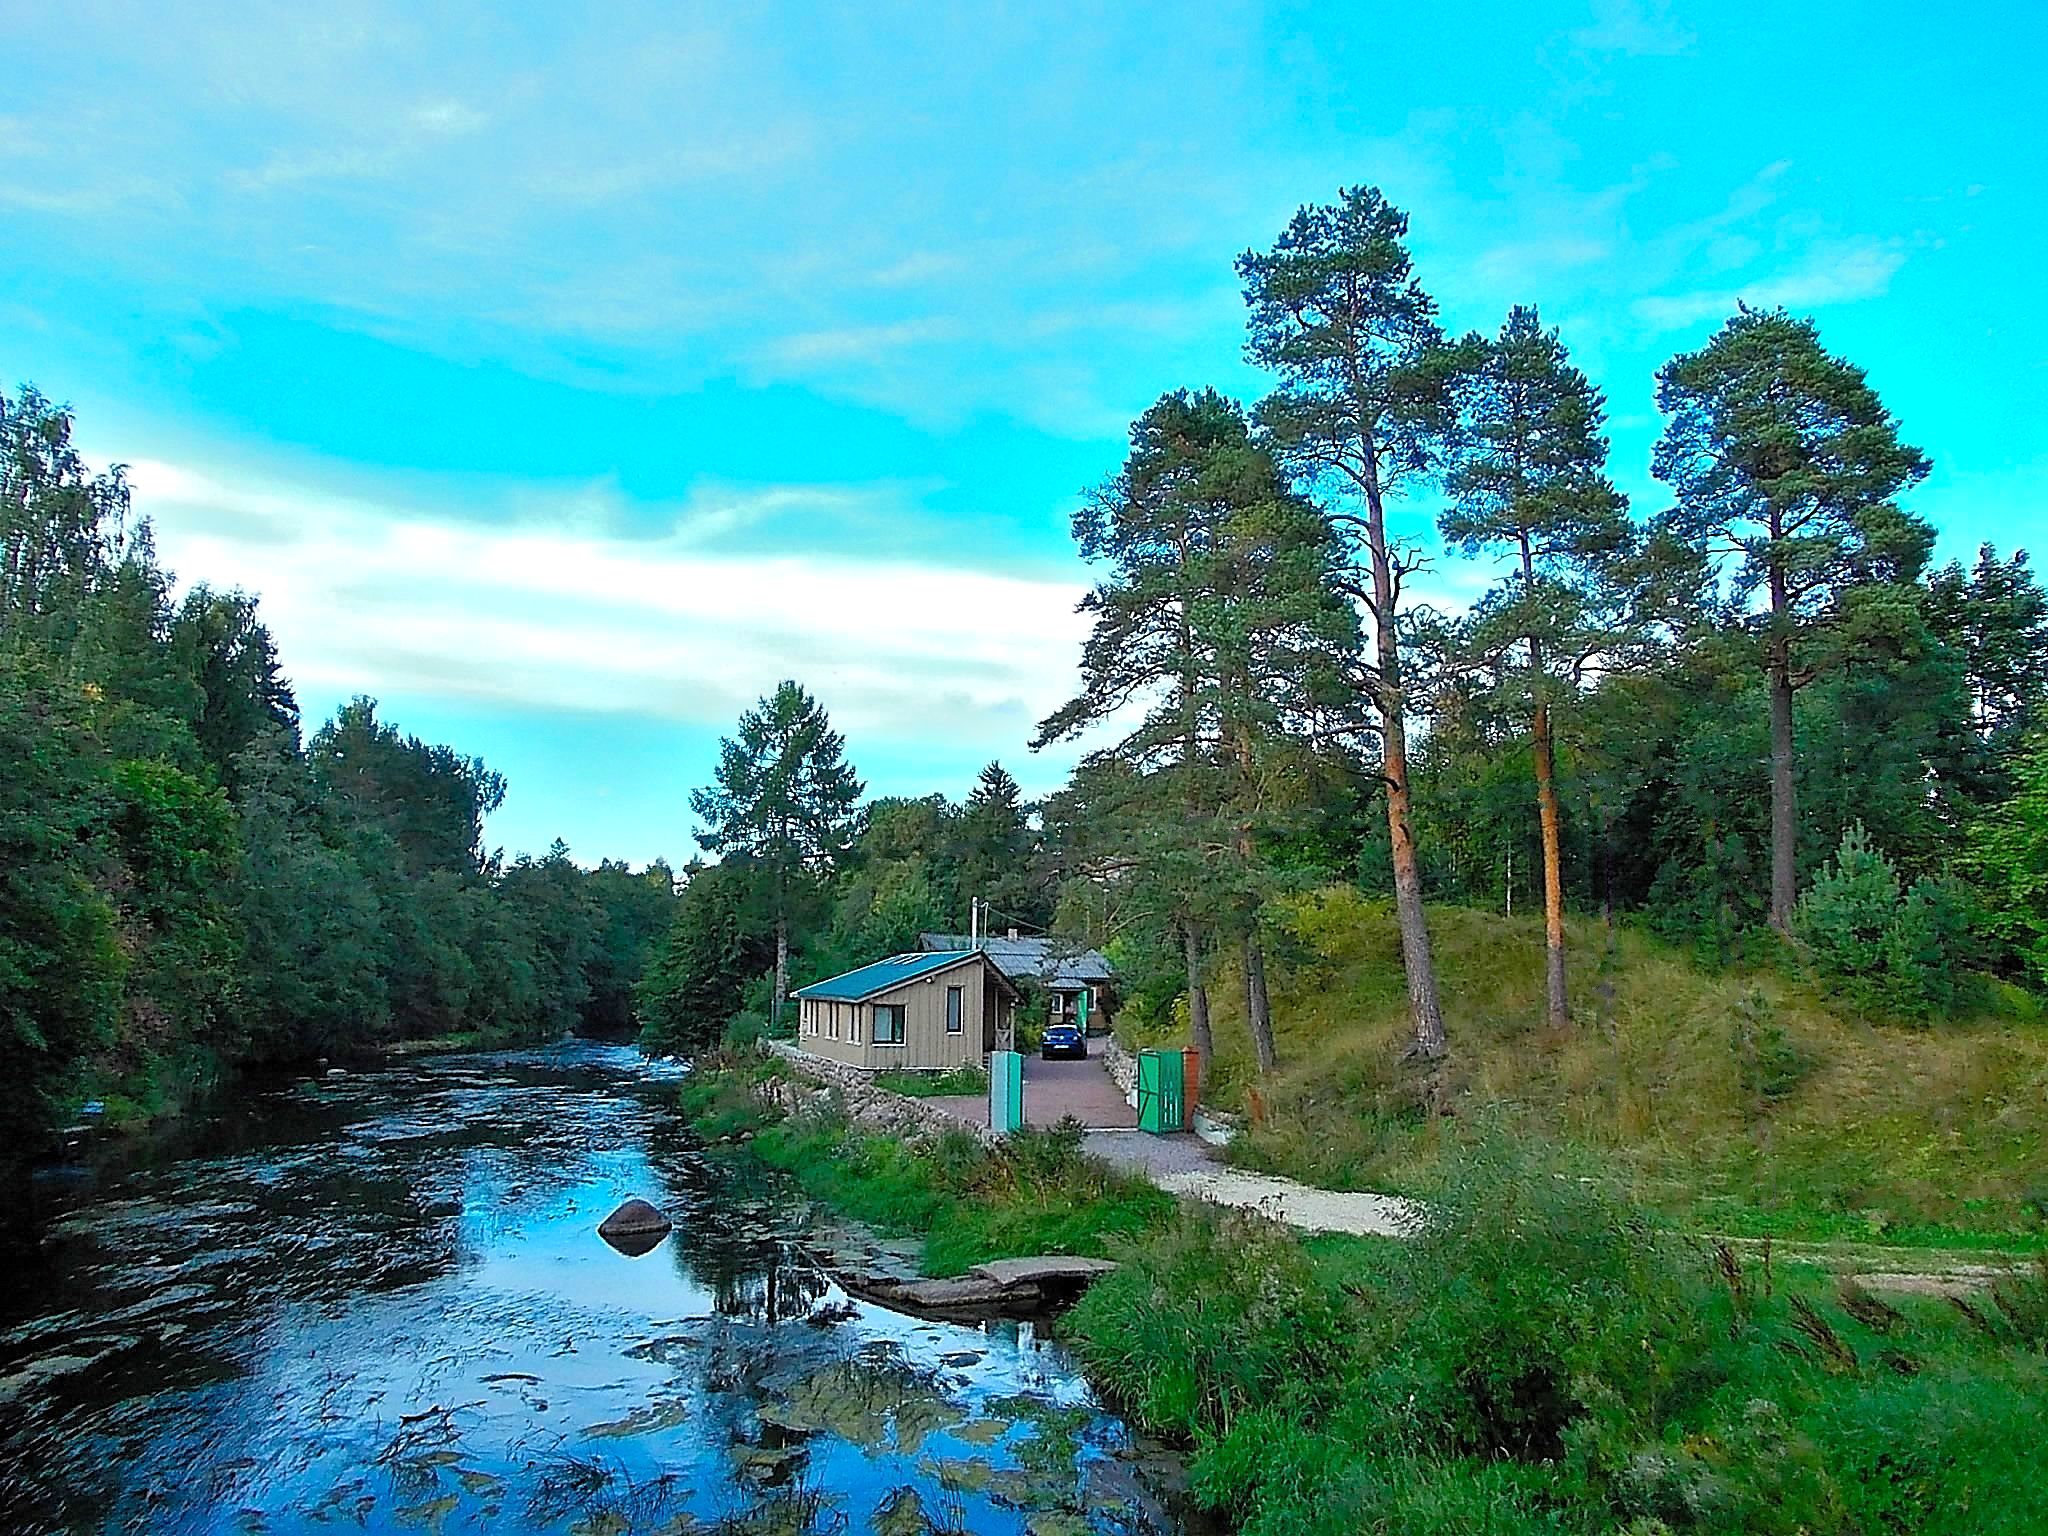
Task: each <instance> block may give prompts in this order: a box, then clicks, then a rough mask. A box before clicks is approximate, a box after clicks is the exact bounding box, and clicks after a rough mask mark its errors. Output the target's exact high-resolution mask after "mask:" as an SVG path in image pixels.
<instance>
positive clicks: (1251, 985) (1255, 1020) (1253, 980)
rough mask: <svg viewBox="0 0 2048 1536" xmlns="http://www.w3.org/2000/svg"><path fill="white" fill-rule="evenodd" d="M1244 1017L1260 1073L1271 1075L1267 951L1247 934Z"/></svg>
mask: <svg viewBox="0 0 2048 1536" xmlns="http://www.w3.org/2000/svg"><path fill="white" fill-rule="evenodd" d="M1244 1016H1245V1020H1246V1022H1247V1023H1249V1024H1250V1025H1251V1031H1252V1049H1253V1050H1254V1051H1255V1052H1257V1054H1258V1058H1259V1070H1260V1071H1261V1072H1270V1071H1272V1070H1273V1064H1274V1062H1275V1060H1276V1059H1277V1058H1276V1057H1275V1055H1274V1053H1273V1006H1272V1003H1271V1001H1270V1000H1269V999H1268V998H1267V996H1266V952H1265V950H1264V949H1262V948H1260V946H1259V938H1258V935H1257V934H1255V933H1254V934H1247V935H1246V936H1245V941H1244Z"/></svg>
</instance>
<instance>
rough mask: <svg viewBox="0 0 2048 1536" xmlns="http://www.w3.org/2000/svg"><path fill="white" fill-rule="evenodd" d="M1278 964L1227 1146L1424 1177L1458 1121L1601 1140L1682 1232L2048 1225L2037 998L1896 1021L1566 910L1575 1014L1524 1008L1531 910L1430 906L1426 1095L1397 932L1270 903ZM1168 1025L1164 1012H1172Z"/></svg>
mask: <svg viewBox="0 0 2048 1536" xmlns="http://www.w3.org/2000/svg"><path fill="white" fill-rule="evenodd" d="M1281 918H1282V927H1283V932H1282V933H1281V935H1280V936H1279V938H1278V939H1277V940H1276V942H1275V943H1274V944H1273V946H1272V949H1273V958H1272V963H1271V979H1272V985H1273V993H1274V1014H1275V1022H1276V1026H1277V1030H1278V1036H1279V1049H1280V1055H1281V1061H1282V1066H1281V1068H1280V1070H1279V1071H1278V1073H1277V1074H1275V1076H1274V1077H1273V1078H1271V1079H1270V1080H1269V1081H1267V1082H1265V1083H1263V1084H1259V1085H1258V1093H1259V1097H1260V1099H1261V1100H1262V1104H1261V1106H1260V1107H1261V1108H1262V1109H1263V1110H1264V1114H1263V1116H1262V1117H1261V1119H1260V1123H1259V1124H1258V1125H1257V1126H1256V1127H1255V1129H1254V1130H1253V1131H1252V1133H1251V1134H1249V1135H1248V1136H1246V1137H1244V1138H1241V1139H1240V1141H1239V1143H1238V1144H1237V1147H1236V1149H1235V1151H1234V1154H1233V1155H1234V1156H1235V1157H1236V1158H1237V1159H1238V1160H1241V1161H1243V1162H1246V1163H1248V1164H1250V1165H1252V1166H1256V1167H1261V1168H1265V1169H1269V1170H1271V1171H1275V1172H1280V1173H1286V1174H1291V1175H1293V1176H1295V1177H1298V1178H1301V1179H1304V1180H1307V1181H1309V1182H1312V1183H1318V1184H1325V1185H1329V1186H1332V1187H1336V1188H1372V1189H1383V1190H1390V1191H1408V1192H1413V1191H1416V1190H1419V1189H1420V1188H1422V1187H1423V1186H1425V1185H1426V1184H1427V1183H1428V1182H1429V1180H1430V1178H1431V1177H1432V1175H1433V1171H1434V1169H1435V1168H1436V1166H1437V1165H1438V1163H1439V1161H1440V1159H1441V1157H1442V1156H1443V1153H1444V1149H1445V1147H1446V1145H1447V1144H1448V1140H1449V1138H1448V1137H1447V1132H1449V1131H1451V1130H1452V1129H1454V1128H1455V1126H1456V1124H1457V1122H1458V1120H1460V1119H1468V1118H1470V1117H1471V1116H1472V1115H1474V1114H1475V1113H1477V1112H1481V1111H1484V1112H1485V1114H1486V1115H1487V1116H1489V1117H1491V1118H1494V1119H1497V1120H1499V1121H1501V1122H1504V1123H1505V1124H1506V1125H1508V1126H1509V1127H1511V1128H1512V1129H1513V1130H1514V1131H1516V1132H1517V1133H1518V1134H1521V1135H1524V1136H1528V1137H1533V1138H1537V1139H1541V1140H1545V1141H1551V1142H1557V1143H1560V1144H1563V1145H1567V1146H1573V1147H1578V1148H1582V1149H1584V1150H1586V1151H1588V1152H1590V1153H1593V1154H1596V1155H1597V1156H1598V1158H1599V1159H1600V1160H1601V1162H1602V1164H1603V1166H1604V1167H1605V1168H1607V1169H1609V1170H1611V1171H1613V1172H1616V1173H1619V1174H1622V1175H1625V1176H1626V1178H1627V1180H1628V1181H1629V1182H1630V1184H1631V1185H1632V1186H1633V1188H1634V1189H1635V1190H1636V1192H1637V1193H1638V1195H1639V1196H1640V1198H1642V1199H1643V1200H1644V1201H1645V1202H1646V1203H1647V1204H1649V1205H1650V1206H1651V1207H1653V1208H1654V1209H1656V1210H1658V1211H1660V1212H1663V1213H1665V1214H1667V1215H1669V1216H1672V1217H1674V1218H1676V1219H1678V1220H1680V1221H1681V1222H1683V1223H1684V1224H1685V1225H1687V1226H1689V1227H1693V1228H1695V1229H1698V1230H1705V1231H1713V1232H1723V1233H1729V1234H1735V1235H1751V1236H1765V1235H1776V1236H1785V1237H1798V1238H1805V1239H1814V1240H1836V1239H1854V1240H1859V1241H1875V1242H1883V1243H1893V1244H1918V1245H1932V1246H1959V1247H1970V1246H2004V1247H2012V1246H2028V1245H2040V1244H2042V1243H2043V1242H2048V1226H2044V1223H2048V1165H2044V1164H2043V1162H2042V1160H2041V1156H2040V1148H2041V1146H2042V1145H2043V1144H2044V1141H2048V1025H2044V1024H2043V1022H2042V1021H2041V1018H2040V1016H2039V1010H2038V1008H2037V1007H2036V1006H2034V1005H2032V1004H2031V1001H2030V1000H2028V999H2025V998H2023V997H2020V996H2017V995H2015V994H2012V993H2009V992H2008V993H2005V994H2002V996H2003V1000H2004V1004H2005V1012H2003V1013H2002V1014H1987V1015H1985V1016H1981V1017H1975V1018H1969V1019H1959V1020H1951V1021H1946V1022H1942V1023H1939V1024H1937V1025H1934V1026H1932V1027H1914V1026H1908V1025H1902V1024H1896V1023H1890V1022H1885V1021H1881V1020H1874V1019H1870V1018H1865V1017H1860V1016H1858V1015H1857V1014H1855V1013H1854V1012H1852V1011H1849V1010H1847V1009H1845V1008H1842V1007H1840V1006H1837V1005H1836V1004H1835V1003H1834V1002H1833V1001H1831V999H1830V998H1828V997H1827V996H1826V995H1824V994H1823V992H1822V991H1821V990H1819V989H1818V988H1817V987H1816V986H1815V985H1813V984H1812V983H1809V982H1807V981H1805V980H1802V979H1799V978H1797V977H1794V976H1790V975H1786V974H1782V973H1780V972H1778V971H1774V970H1769V969H1765V970H1759V971H1756V972H1752V973H1736V972H1725V971H1724V972H1711V971H1708V970H1705V969H1702V968H1701V967H1700V966H1698V965H1696V964H1694V963H1693V961H1692V960H1691V958H1690V957H1688V956H1687V955H1685V954H1683V953H1681V952H1679V951H1677V950H1675V949H1672V948H1670V947H1668V946H1666V945H1663V944H1661V943H1659V942H1657V941H1656V940H1654V939H1652V938H1650V937H1648V936H1647V935H1644V934H1642V933H1638V932H1634V931H1631V930H1629V929H1627V928H1623V929H1621V930H1620V931H1618V932H1616V933H1613V934H1611V935H1610V934H1609V933H1608V932H1607V931H1606V930H1605V929H1604V928H1602V926H1601V925H1599V924H1598V923H1594V922H1574V923H1573V924H1572V925H1571V926H1570V933H1569V937H1570V944H1571V965H1572V984H1573V988H1574V1002H1575V1016H1574V1021H1573V1027H1572V1030H1571V1031H1570V1033H1569V1034H1568V1035H1566V1036H1565V1037H1563V1038H1557V1037H1553V1036H1552V1035H1551V1034H1550V1033H1549V1031H1548V1030H1547V1029H1546V1028H1545V1027H1544V1025H1543V1023H1542V1012H1543V1006H1542V999H1543V982H1542V953H1543V950H1542V938H1541V928H1540V919H1538V918H1534V917H1532V918H1528V919H1523V918H1515V919H1512V920H1510V919H1506V918H1503V917H1500V916H1498V915H1495V914H1490V913H1485V912H1478V911H1473V910H1471V909H1465V908H1436V909H1433V910H1432V911H1431V914H1430V918H1431V924H1432V937H1433V939H1434V941H1435V948H1436V955H1437V961H1438V967H1439V971H1440V976H1441V985H1442V990H1443V1000H1444V1012H1445V1016H1446V1020H1447V1023H1448V1026H1449V1031H1450V1041H1451V1052H1452V1056H1451V1060H1450V1064H1449V1067H1448V1070H1447V1074H1446V1076H1445V1078H1444V1080H1443V1082H1442V1084H1441V1087H1442V1089H1443V1090H1444V1091H1445V1093H1446V1095H1447V1099H1448V1104H1449V1107H1450V1110H1451V1112H1452V1113H1451V1117H1450V1118H1446V1117H1444V1116H1442V1115H1439V1114H1436V1113H1432V1112H1431V1109H1430V1106H1429V1105H1428V1103H1427V1102H1426V1099H1425V1095H1424V1094H1423V1093H1422V1092H1421V1091H1420V1089H1419V1087H1418V1084H1417V1082H1416V1081H1415V1079H1414V1077H1413V1075H1412V1074H1410V1073H1407V1072H1405V1071H1404V1070H1403V1069H1402V1068H1401V1067H1400V1066H1399V1065H1398V1060H1397V1058H1398V1056H1399V1051H1400V1047H1401V1044H1402V1042H1403V1041H1404V1039H1405V1037H1406V1031H1407V1019H1406V992H1405V988H1404V983H1403V979H1402V972H1401V963H1400V949H1399V944H1398V937H1397V934H1396V931H1395V927H1394V922H1393V917H1392V913H1391V911H1390V910H1389V909H1388V907H1387V906H1386V904H1385V903H1383V902H1380V901H1377V900H1375V899H1372V898H1369V897H1366V896H1362V895H1360V894H1359V893H1357V892H1355V891H1352V890H1348V889H1342V888H1339V889H1332V890H1327V891H1323V892H1319V893H1316V894H1314V895H1311V896H1308V897H1304V898H1301V899H1299V900H1297V901H1296V902H1294V903H1293V904H1291V905H1290V906H1288V907H1286V908H1283V909H1282V914H1281ZM1239 992H1240V989H1239V988H1238V987H1236V986H1235V985H1234V984H1233V983H1232V982H1231V980H1230V979H1229V978H1227V977H1220V978H1218V980H1217V983H1216V985H1215V986H1214V987H1213V988H1212V991H1211V996H1212V998H1213V1000H1214V1006H1215V1008H1216V1024H1217V1041H1218V1050H1217V1061H1216V1063H1215V1070H1214V1072H1213V1074H1212V1078H1211V1081H1210V1083H1208V1084H1207V1085H1205V1087H1204V1097H1205V1098H1207V1099H1209V1100H1211V1101H1212V1102H1218V1103H1221V1104H1223V1105H1226V1106H1229V1105H1236V1106H1239V1107H1242V1106H1245V1105H1246V1104H1247V1102H1248V1100H1249V1098H1250V1090H1251V1088H1252V1085H1253V1082H1254V1078H1255V1074H1254V1072H1253V1070H1252V1066H1251V1062H1250V1059H1249V1057H1250V1047H1249V1041H1248V1040H1247V1038H1246V1034H1245V1030H1244V1028H1243V1024H1242V1015H1241V1000H1240V999H1239V996H1238V994H1239ZM1171 1032H1172V1027H1171V1026H1169V1028H1168V1029H1166V1030H1162V1031H1161V1033H1162V1034H1164V1033H1171Z"/></svg>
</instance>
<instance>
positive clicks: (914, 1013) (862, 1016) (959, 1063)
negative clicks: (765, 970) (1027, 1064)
mask: <svg viewBox="0 0 2048 1536" xmlns="http://www.w3.org/2000/svg"><path fill="white" fill-rule="evenodd" d="M1021 998H1022V994H1021V993H1020V992H1019V991H1018V989H1017V985H1016V983H1015V982H1013V981H1011V980H1010V979H1009V977H1007V976H1005V975H1004V974H1003V973H1002V971H1001V970H1000V969H998V968H997V967H996V965H995V964H994V963H993V962H992V961H990V959H989V957H988V955H987V954H986V953H984V952H983V951H981V950H978V949H968V948H964V947H963V948H961V949H955V950H940V951H935V952H929V953H927V952H923V951H919V952H915V953H911V954H906V955H891V956H890V957H889V958H888V959H886V960H877V961H875V962H874V964H872V965H864V966H862V967H860V969H859V970H854V971H848V972H847V973H846V974H845V975H843V976H833V977H830V978H828V979H826V980H824V981H814V982H812V983H811V984H810V985H809V986H808V987H799V988H797V990H796V999H797V1034H796V1043H797V1048H798V1049H799V1050H801V1051H803V1052H805V1053H806V1054H807V1055H811V1056H821V1057H824V1058H825V1059H827V1060H829V1061H837V1062H842V1063H844V1064H845V1065H847V1066H850V1067H862V1068H865V1069H866V1070H868V1071H871V1072H896V1071H904V1072H945V1071H949V1070H951V1069H952V1068H954V1067H963V1066H969V1065H972V1066H977V1067H978V1066H980V1065H982V1063H983V1061H984V1060H985V1059H986V1058H987V1055H988V1053H989V1052H990V1051H993V1050H996V1049H998V1048H999V1047H1000V1048H1007V1047H1008V1045H1009V1042H1010V1041H1011V1040H1013V1039H1014V1038H1015V1034H1014V1031H1015V1029H1016V1009H1017V1004H1018V1002H1019V1001H1020V1000H1021Z"/></svg>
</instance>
